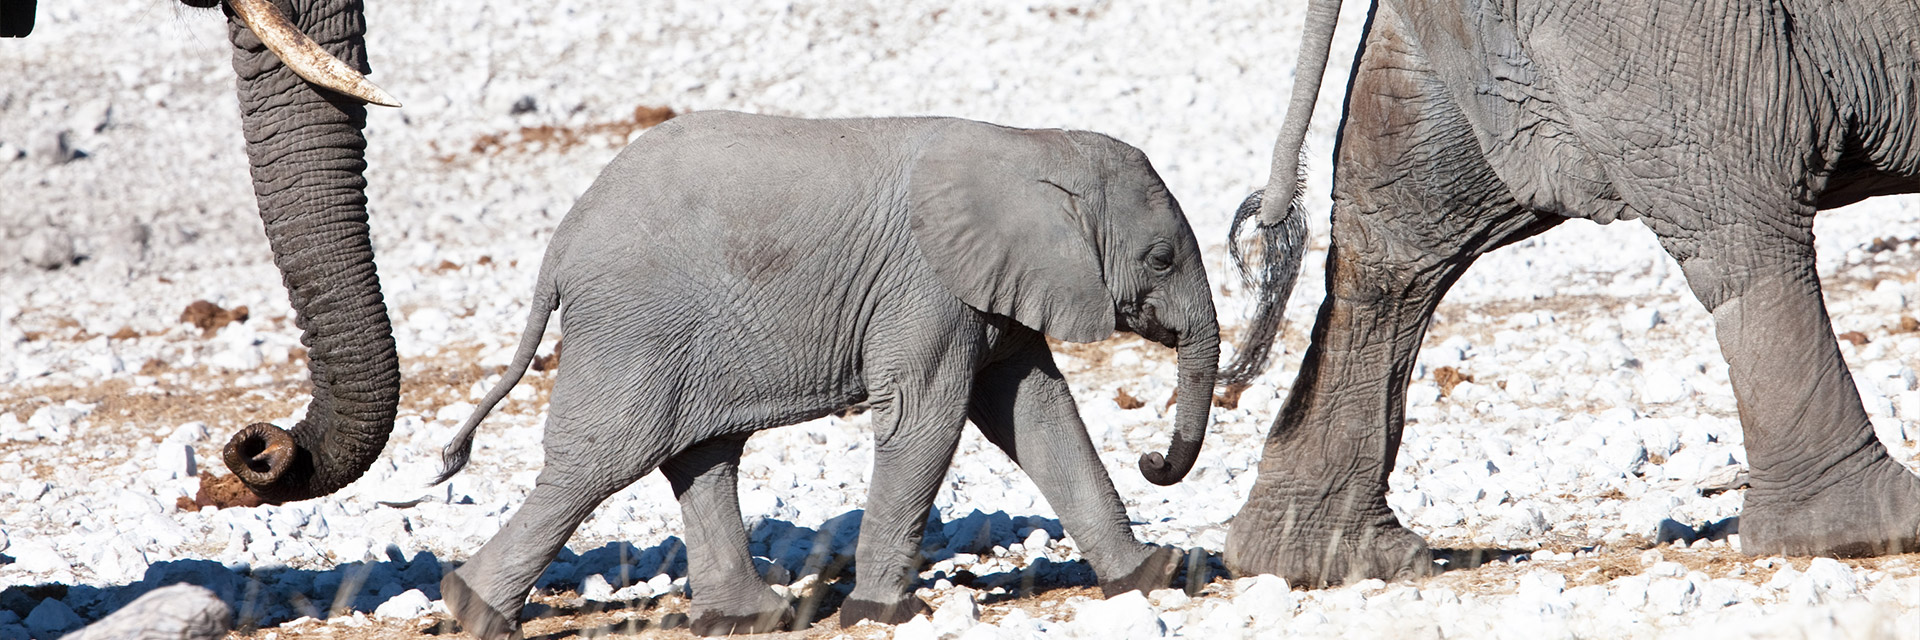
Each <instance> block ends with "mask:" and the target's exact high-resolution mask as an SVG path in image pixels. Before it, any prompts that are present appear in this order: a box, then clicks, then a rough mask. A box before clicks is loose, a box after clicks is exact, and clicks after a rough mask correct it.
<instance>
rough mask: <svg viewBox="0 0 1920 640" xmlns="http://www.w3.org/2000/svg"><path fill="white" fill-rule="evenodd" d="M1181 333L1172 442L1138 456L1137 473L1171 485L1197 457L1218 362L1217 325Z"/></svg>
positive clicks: (1205, 430) (1210, 406) (1151, 480)
mask: <svg viewBox="0 0 1920 640" xmlns="http://www.w3.org/2000/svg"><path fill="white" fill-rule="evenodd" d="M1206 324H1207V325H1208V326H1211V327H1212V329H1211V330H1208V329H1207V328H1206V327H1201V328H1199V329H1194V330H1189V331H1186V332H1183V333H1181V334H1180V341H1179V346H1178V347H1176V349H1178V350H1179V359H1180V382H1179V386H1178V387H1176V388H1177V389H1178V391H1177V393H1178V394H1179V395H1180V398H1179V401H1178V406H1176V407H1175V409H1174V411H1175V412H1174V423H1173V425H1174V426H1173V444H1172V445H1170V446H1168V447H1167V453H1166V454H1165V455H1161V454H1158V453H1149V454H1146V455H1142V456H1140V474H1141V475H1144V476H1146V477H1147V481H1148V482H1152V483H1154V484H1157V485H1162V486H1166V485H1170V484H1173V483H1176V482H1179V481H1180V480H1181V479H1182V478H1185V477H1187V472H1188V471H1191V470H1193V463H1194V460H1196V459H1198V458H1199V457H1200V443H1201V441H1202V440H1204V439H1206V436H1207V423H1208V420H1207V416H1208V412H1210V411H1211V410H1212V409H1213V381H1214V377H1215V375H1216V374H1217V373H1218V371H1219V369H1218V367H1219V366H1220V329H1219V326H1218V325H1216V324H1212V323H1206Z"/></svg>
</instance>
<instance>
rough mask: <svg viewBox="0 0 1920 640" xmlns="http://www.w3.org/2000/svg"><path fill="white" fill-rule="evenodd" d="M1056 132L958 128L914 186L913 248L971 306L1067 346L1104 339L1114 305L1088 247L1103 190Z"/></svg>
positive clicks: (951, 128)
mask: <svg viewBox="0 0 1920 640" xmlns="http://www.w3.org/2000/svg"><path fill="white" fill-rule="evenodd" d="M1090 166H1091V165H1090V163H1089V162H1088V161H1087V160H1086V159H1085V158H1083V157H1081V156H1080V154H1079V152H1078V151H1076V150H1075V148H1074V145H1073V144H1072V143H1071V142H1070V141H1069V140H1068V139H1067V137H1066V135H1065V134H1064V133H1063V132H1060V131H1030V130H1022V129H1009V128H1006V127H998V126H994V125H988V124H984V123H976V122H964V121H963V122H955V123H953V124H951V125H948V126H947V127H945V128H944V129H943V130H942V131H941V132H940V133H939V134H937V137H936V138H935V139H933V140H932V141H930V142H929V144H928V147H927V149H926V150H925V152H924V153H923V154H922V155H921V156H920V158H919V159H918V161H916V162H915V164H914V166H913V170H912V174H911V178H909V183H908V197H909V203H910V204H909V206H910V209H909V215H910V216H911V221H912V227H913V240H914V242H915V243H916V244H918V245H919V247H920V254H921V255H922V256H925V257H926V259H927V263H928V264H929V265H931V266H932V267H933V271H934V273H935V274H936V275H937V277H938V278H939V279H940V283H941V284H943V285H946V287H947V290H949V291H951V292H953V295H954V296H956V297H958V298H960V300H961V301H962V302H965V303H967V306H970V307H973V308H975V309H979V310H981V311H985V312H988V313H997V314H1000V315H1004V316H1008V317H1011V318H1013V319H1014V321H1015V322H1019V323H1020V324H1022V325H1026V326H1028V327H1031V328H1033V329H1035V330H1038V331H1040V332H1041V333H1045V334H1047V335H1049V336H1053V337H1054V338H1057V339H1060V340H1065V341H1068V342H1093V341H1096V340H1102V339H1105V338H1106V337H1107V336H1108V335H1110V334H1112V333H1113V330H1114V311H1113V300H1112V298H1111V297H1109V295H1108V294H1107V287H1106V282H1105V280H1104V279H1103V278H1102V277H1101V270H1100V259H1099V256H1098V255H1097V254H1096V252H1095V250H1094V245H1093V243H1092V242H1091V241H1089V240H1088V231H1087V226H1086V224H1085V222H1086V221H1085V220H1083V219H1082V217H1081V216H1082V211H1083V210H1085V209H1086V208H1088V207H1090V206H1092V205H1091V203H1090V202H1088V201H1087V200H1085V199H1084V197H1085V196H1087V195H1089V194H1090V193H1091V192H1092V191H1093V190H1094V189H1097V188H1098V184H1097V183H1096V182H1095V181H1094V180H1092V175H1091V171H1090V170H1089V167H1090Z"/></svg>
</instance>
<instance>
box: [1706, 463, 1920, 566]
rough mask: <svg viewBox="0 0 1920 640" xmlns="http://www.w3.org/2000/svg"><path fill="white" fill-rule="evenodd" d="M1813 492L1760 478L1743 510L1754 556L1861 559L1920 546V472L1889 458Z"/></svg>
mask: <svg viewBox="0 0 1920 640" xmlns="http://www.w3.org/2000/svg"><path fill="white" fill-rule="evenodd" d="M1867 466H1868V469H1869V470H1868V471H1867V472H1865V473H1857V474H1854V475H1852V476H1849V477H1847V478H1844V479H1842V480H1840V481H1837V482H1832V483H1829V484H1827V485H1826V486H1824V487H1823V488H1822V489H1820V490H1819V491H1818V492H1815V493H1813V494H1812V495H1804V494H1805V491H1804V490H1801V491H1795V490H1794V489H1792V488H1779V487H1768V486H1766V485H1767V484H1768V483H1765V482H1763V481H1761V480H1760V479H1758V478H1756V479H1755V480H1754V486H1753V488H1751V489H1748V490H1747V495H1746V504H1745V505H1744V506H1743V507H1742V509H1741V512H1740V550H1741V551H1742V552H1744V553H1746V554H1748V555H1788V556H1807V555H1812V556H1835V557H1842V558H1855V557H1864V556H1879V555H1892V554H1897V553H1911V552H1914V551H1920V476H1915V475H1914V474H1913V473H1912V472H1910V471H1907V469H1906V468H1905V467H1903V466H1901V465H1900V464H1899V463H1897V462H1894V461H1893V459H1892V458H1884V457H1883V458H1882V459H1881V460H1877V461H1875V464H1870V465H1867Z"/></svg>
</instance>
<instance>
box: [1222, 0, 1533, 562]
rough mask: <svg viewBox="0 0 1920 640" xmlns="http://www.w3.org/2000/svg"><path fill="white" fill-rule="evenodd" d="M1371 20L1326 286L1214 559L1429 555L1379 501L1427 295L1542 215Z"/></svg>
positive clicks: (1348, 129) (1385, 22) (1416, 62)
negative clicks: (1520, 198) (1289, 385)
mask: <svg viewBox="0 0 1920 640" xmlns="http://www.w3.org/2000/svg"><path fill="white" fill-rule="evenodd" d="M1391 22H1392V20H1389V19H1384V18H1382V19H1376V20H1375V21H1374V23H1373V24H1374V27H1373V29H1372V33H1371V34H1370V35H1369V37H1368V40H1367V44H1366V47H1367V48H1366V51H1365V53H1364V55H1363V56H1362V57H1361V60H1360V62H1359V65H1358V68H1357V70H1356V71H1355V74H1354V79H1353V83H1352V86H1351V89H1350V90H1349V91H1348V96H1349V98H1348V99H1349V102H1348V115H1347V118H1346V122H1345V124H1344V125H1343V133H1344V138H1343V140H1342V142H1341V148H1340V150H1339V157H1338V158H1337V160H1336V162H1337V165H1338V166H1337V169H1336V171H1335V176H1336V180H1335V184H1334V208H1333V230H1332V231H1333V243H1332V248H1331V250H1330V252H1329V254H1328V257H1327V298H1326V300H1325V301H1324V302H1322V303H1321V306H1320V312H1319V317H1318V319H1317V320H1316V321H1315V323H1314V329H1313V343H1312V346H1310V347H1309V348H1308V349H1307V354H1306V359H1305V361H1304V362H1303V363H1302V364H1301V367H1300V374H1299V377H1297V378H1295V380H1294V383H1293V389H1292V392H1291V393H1290V394H1289V396H1288V398H1287V403H1286V406H1285V408H1284V409H1282V411H1281V414H1280V416H1279V418H1278V419H1277V420H1275V422H1274V425H1273V428H1272V431H1270V432H1269V434H1268V436H1267V442H1266V447H1265V451H1264V454H1263V456H1262V458H1261V461H1260V471H1259V474H1260V475H1259V478H1258V480H1257V481H1256V482H1255V483H1254V486H1253V489H1252V491H1251V493H1250V494H1249V496H1248V498H1247V503H1246V506H1245V507H1243V508H1242V509H1241V511H1240V513H1239V515H1238V516H1237V517H1236V518H1235V519H1234V522H1233V529H1232V531H1231V533H1230V534H1229V536H1228V538H1227V549H1226V557H1225V560H1226V564H1227V567H1228V568H1229V569H1231V570H1233V571H1234V572H1236V573H1239V574H1252V573H1271V574H1275V575H1279V576H1281V577H1283V578H1286V579H1287V580H1288V581H1289V582H1291V583H1293V584H1296V585H1303V584H1304V585H1323V584H1332V583H1340V582H1344V581H1350V580H1356V579H1362V578H1370V577H1379V578H1388V579H1392V578H1398V577H1411V576H1417V575H1422V574H1425V573H1427V572H1428V571H1430V570H1431V567H1432V559H1431V553H1430V552H1429V551H1428V549H1427V545H1426V543H1425V541H1423V540H1422V539H1421V538H1420V536H1419V535H1417V534H1415V533H1413V532H1412V531H1410V530H1408V529H1407V528H1406V527H1404V526H1402V525H1401V524H1400V522H1399V520H1398V519H1397V518H1396V517H1395V516H1394V513H1393V511H1392V510H1391V509H1389V508H1388V507H1387V502H1386V492H1387V474H1388V473H1389V472H1391V471H1392V470H1393V467H1394V464H1393V461H1394V456H1395V455H1396V454H1397V452H1398V450H1399V448H1400V436H1401V430H1402V428H1403V427H1404V425H1405V411H1406V404H1405V403H1406V400H1405V397H1406V388H1407V382H1408V379H1409V377H1410V375H1411V373H1412V371H1413V366H1414V360H1415V357H1416V355H1417V351H1418V349H1419V347H1420V341H1421V339H1422V338H1423V337H1424V335H1425V332H1426V327H1427V324H1428V321H1429V320H1430V319H1431V318H1432V316H1433V310H1434V307H1435V306H1436V305H1438V304H1439V303H1440V299H1441V296H1443V295H1444V294H1445V293H1446V291H1447V289H1448V287H1450V286H1452V285H1453V283H1454V281H1455V280H1457V279H1458V278H1459V277H1460V276H1461V274H1463V273H1465V272H1466V270H1467V267H1468V266H1470V265H1471V264H1472V263H1473V261H1474V259H1475V258H1477V257H1479V256H1480V255H1482V254H1484V253H1486V252H1488V251H1491V250H1493V249H1495V248H1498V247H1500V246H1502V245H1504V244H1506V243H1509V242H1513V241H1516V240H1519V239H1521V238H1525V237H1527V236H1531V235H1533V234H1536V233H1539V232H1541V231H1544V230H1546V229H1548V228H1551V227H1552V226H1553V225H1555V224H1558V223H1559V221H1560V219H1559V218H1558V217H1551V216H1543V215H1538V214H1535V213H1532V212H1529V211H1526V210H1524V209H1522V208H1521V207H1520V206H1519V205H1518V204H1516V203H1515V202H1514V201H1513V200H1512V198H1511V196H1510V195H1509V192H1508V191H1507V189H1506V188H1505V186H1504V185H1503V184H1502V183H1501V182H1500V181H1499V179H1498V178H1497V177H1496V176H1495V175H1494V172H1493V169H1492V167H1491V166H1489V165H1488V164H1487V162H1486V160H1485V159H1484V157H1483V156H1482V155H1481V154H1480V150H1479V145H1478V144H1477V143H1476V142H1475V141H1474V138H1473V133H1472V130H1471V129H1470V127H1469V125H1468V123H1467V121H1466V119H1465V117H1464V116H1463V115H1462V114H1461V112H1460V110H1459V109H1458V107H1456V106H1455V105H1454V104H1453V103H1452V102H1451V101H1449V100H1448V98H1447V92H1446V90H1445V88H1444V87H1443V86H1442V85H1441V84H1440V83H1439V81H1438V79H1437V78H1436V77H1435V76H1434V75H1433V74H1432V73H1431V72H1429V71H1428V70H1427V66H1426V63H1425V61H1424V60H1422V59H1421V58H1420V57H1419V56H1417V55H1416V54H1414V53H1412V52H1411V51H1410V50H1409V49H1408V45H1407V44H1406V41H1405V40H1403V39H1402V38H1400V37H1399V36H1398V34H1397V33H1396V32H1395V30H1394V29H1393V28H1392V25H1391V24H1390V23H1391Z"/></svg>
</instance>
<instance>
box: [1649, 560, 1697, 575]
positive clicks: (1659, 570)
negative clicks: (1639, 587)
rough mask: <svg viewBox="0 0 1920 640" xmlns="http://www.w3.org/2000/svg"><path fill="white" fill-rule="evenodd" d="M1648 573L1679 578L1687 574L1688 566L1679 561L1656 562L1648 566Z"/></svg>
mask: <svg viewBox="0 0 1920 640" xmlns="http://www.w3.org/2000/svg"><path fill="white" fill-rule="evenodd" d="M1647 575H1650V576H1657V577H1664V578H1678V577H1680V576H1684V575H1687V567H1686V565H1683V564H1680V563H1678V562H1655V563H1653V566H1650V567H1647Z"/></svg>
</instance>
